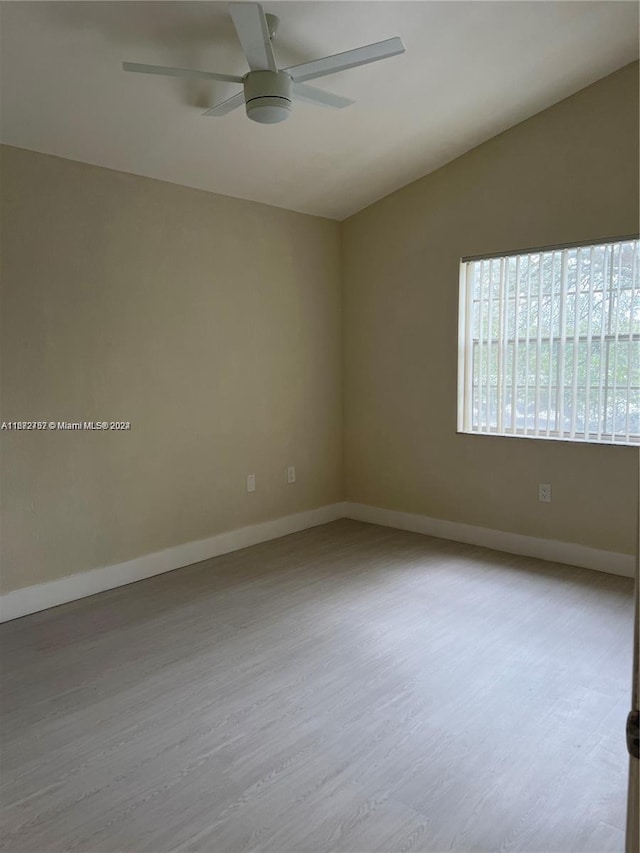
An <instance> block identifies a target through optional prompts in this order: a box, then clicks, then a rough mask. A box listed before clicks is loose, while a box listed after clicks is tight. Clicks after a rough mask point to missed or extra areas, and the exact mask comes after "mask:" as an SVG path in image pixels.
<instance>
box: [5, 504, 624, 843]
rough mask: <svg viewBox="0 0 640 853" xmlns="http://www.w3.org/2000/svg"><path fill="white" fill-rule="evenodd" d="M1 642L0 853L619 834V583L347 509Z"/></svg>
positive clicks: (41, 619)
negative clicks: (395, 526)
mask: <svg viewBox="0 0 640 853" xmlns="http://www.w3.org/2000/svg"><path fill="white" fill-rule="evenodd" d="M0 637H1V640H2V662H3V670H4V689H3V697H4V698H3V716H2V737H3V751H2V765H1V783H2V789H1V790H2V793H1V802H2V806H3V827H4V831H3V834H2V842H1V844H2V847H3V849H4V850H7V851H11V853H13V851H27V850H29V851H38V853H53V851H61V850H67V851H135V853H141V851H153V853H159V851H169V850H171V851H212V853H222V851H249V850H250V851H268V853H294V851H295V853H297V851H300V853H302V851H309V853H311V851H314V853H315V852H316V851H318V853H320V851H321V853H329V851H331V853H339V851H340V852H341V851H358V853H364V851H367V853H368V851H382V853H401V851H402V853H405V851H431V853H434V851H487V853H496V851H499V853H503V851H504V853H506V851H527V853H533V851H537V853H573V851H576V853H577V851H592V853H606V851H622V850H623V827H624V819H625V796H626V793H625V792H626V774H627V756H626V750H625V745H624V721H625V717H626V714H627V711H628V705H629V683H630V670H631V646H632V582H631V581H630V580H627V579H625V578H618V577H613V576H610V575H605V574H601V573H598V572H591V571H587V570H584V569H577V568H569V567H567V566H559V565H555V564H551V563H543V562H539V561H536V560H531V559H526V558H517V557H512V556H509V555H506V554H498V553H495V552H492V551H488V550H484V549H482V548H475V547H471V546H465V545H458V544H455V543H451V542H445V541H443V540H438V539H430V538H427V537H423V536H419V535H416V534H412V533H404V532H400V531H394V530H389V529H385V528H381V527H375V526H372V525H366V524H361V523H358V522H353V521H346V520H345V521H339V522H335V523H333V524H329V525H326V526H324V527H319V528H315V529H313V530H308V531H305V532H303V533H298V534H295V535H293V536H288V537H285V538H283V539H279V540H276V541H274V542H270V543H266V544H264V545H258V546H255V547H253V548H249V549H246V550H244V551H238V552H236V553H234V554H229V555H226V556H224V557H219V558H217V559H215V560H210V561H207V562H205V563H200V564H199V565H197V566H193V567H189V568H187V569H181V570H179V571H176V572H172V573H171V574H167V575H163V576H160V577H157V578H152V579H150V580H146V581H142V582H140V583H137V584H134V585H131V586H128V587H124V588H120V589H117V590H113V591H111V592H107V593H103V594H101V595H97V596H94V597H92V598H88V599H84V600H83V601H80V602H75V603H72V604H68V605H64V606H62V607H58V608H56V609H53V610H50V611H47V612H43V613H39V614H35V615H33V616H29V617H26V618H24V619H19V620H16V621H14V622H11V623H7V624H5V625H4V626H3V627H2V630H1V632H0Z"/></svg>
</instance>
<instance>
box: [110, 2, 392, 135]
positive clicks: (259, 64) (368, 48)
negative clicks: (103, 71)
mask: <svg viewBox="0 0 640 853" xmlns="http://www.w3.org/2000/svg"><path fill="white" fill-rule="evenodd" d="M229 11H230V12H231V18H232V19H233V23H234V26H235V28H236V32H237V33H238V38H239V39H240V44H241V45H242V49H243V50H244V52H245V55H246V57H247V62H248V63H249V71H248V72H247V73H246V74H245V75H244V77H238V76H237V75H234V74H217V73H216V72H214V71H196V70H191V69H188V68H167V67H165V66H163V65H141V64H139V63H137V62H123V63H122V67H123V69H124V70H125V71H135V72H137V73H138V74H160V75H161V76H164V77H186V78H188V79H196V80H220V81H222V82H225V83H241V84H242V86H243V91H242V92H238V94H237V95H233V96H232V97H231V98H227V100H226V101H222V103H220V104H217V105H216V106H215V107H212V108H211V109H210V110H207V111H206V112H205V113H203V115H205V116H214V117H218V116H224V115H226V114H227V113H230V112H231V110H235V109H236V107H240V106H242V104H244V105H245V108H246V111H247V115H248V116H249V118H250V119H253V121H257V122H260V123H261V124H275V123H276V122H280V121H284V120H285V119H286V118H288V117H289V114H290V113H291V102H292V100H293V99H294V98H295V99H296V100H301V101H309V102H310V103H314V104H320V105H322V106H325V107H336V108H338V109H342V108H343V107H348V106H350V105H351V104H352V103H353V101H352V100H351V99H350V98H343V97H342V96H341V95H334V94H332V93H331V92H325V91H324V90H323V89H317V88H316V87H315V86H307V85H306V81H307V80H315V79H317V78H318V77H326V76H327V75H328V74H336V73H337V72H338V71H345V70H346V69H348V68H355V67H356V66H358V65H366V64H367V63H369V62H377V61H378V60H379V59H386V58H387V57H389V56H396V55H397V54H399V53H404V45H403V44H402V39H400V38H397V37H395V38H390V39H386V40H385V41H378V42H375V43H374V44H368V45H365V47H356V48H355V49H354V50H347V51H345V52H344V53H336V54H334V55H333V56H325V57H323V58H322V59H314V60H313V61H312V62H304V63H303V64H302V65H292V66H290V67H289V68H280V69H279V68H278V66H277V65H276V60H275V57H274V55H273V47H272V44H271V42H272V40H273V39H274V38H275V35H276V32H277V30H278V23H279V21H278V18H276V16H275V15H265V13H264V10H263V8H262V6H261V5H260V4H259V3H229Z"/></svg>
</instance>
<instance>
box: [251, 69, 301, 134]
mask: <svg viewBox="0 0 640 853" xmlns="http://www.w3.org/2000/svg"><path fill="white" fill-rule="evenodd" d="M243 85H244V98H245V104H246V110H247V115H248V116H249V118H250V119H253V121H258V122H260V123H261V124H276V123H277V122H279V121H284V120H285V119H286V118H288V117H289V113H290V112H291V85H292V83H291V77H290V76H289V75H288V74H287V72H286V71H250V72H249V73H248V74H247V76H246V77H245V78H244V80H243Z"/></svg>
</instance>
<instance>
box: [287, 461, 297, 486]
mask: <svg viewBox="0 0 640 853" xmlns="http://www.w3.org/2000/svg"><path fill="white" fill-rule="evenodd" d="M295 481H296V467H295V465H289V467H288V468H287V483H295Z"/></svg>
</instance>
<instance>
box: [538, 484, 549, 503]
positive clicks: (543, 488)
mask: <svg viewBox="0 0 640 853" xmlns="http://www.w3.org/2000/svg"><path fill="white" fill-rule="evenodd" d="M538 500H539V501H541V502H542V503H543V504H550V503H551V483H540V485H539V486H538Z"/></svg>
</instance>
